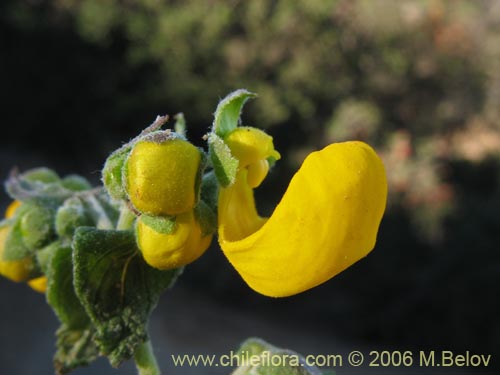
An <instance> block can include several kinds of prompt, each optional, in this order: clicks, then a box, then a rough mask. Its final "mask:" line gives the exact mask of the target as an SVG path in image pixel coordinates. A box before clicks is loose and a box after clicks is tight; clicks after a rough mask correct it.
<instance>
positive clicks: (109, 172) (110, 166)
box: [102, 145, 132, 200]
mask: <svg viewBox="0 0 500 375" xmlns="http://www.w3.org/2000/svg"><path fill="white" fill-rule="evenodd" d="M131 150H132V146H131V145H126V146H124V147H121V148H119V149H118V150H116V151H115V152H113V153H112V154H111V155H110V156H109V157H108V158H107V159H106V162H105V163H104V167H103V169H102V182H103V184H104V187H105V188H106V190H107V191H108V194H109V195H110V196H111V198H113V199H116V200H120V199H127V192H126V191H125V188H124V186H123V168H124V164H125V160H126V159H127V157H128V155H129V153H130V151H131Z"/></svg>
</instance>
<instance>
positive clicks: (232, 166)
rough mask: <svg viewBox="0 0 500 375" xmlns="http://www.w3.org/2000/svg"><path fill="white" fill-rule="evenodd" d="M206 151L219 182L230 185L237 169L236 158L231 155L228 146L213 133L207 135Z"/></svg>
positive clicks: (224, 185) (222, 184)
mask: <svg viewBox="0 0 500 375" xmlns="http://www.w3.org/2000/svg"><path fill="white" fill-rule="evenodd" d="M208 152H209V154H210V161H211V162H212V166H213V168H214V172H215V176H216V177H217V180H218V181H219V184H220V185H221V186H223V187H226V186H229V185H232V184H233V183H234V180H235V178H236V172H237V171H238V159H236V158H234V157H233V155H232V154H231V150H230V149H229V147H228V146H227V145H226V143H225V142H224V141H223V140H222V138H220V137H219V136H218V135H217V134H215V133H211V134H210V135H209V137H208Z"/></svg>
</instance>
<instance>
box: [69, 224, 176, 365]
mask: <svg viewBox="0 0 500 375" xmlns="http://www.w3.org/2000/svg"><path fill="white" fill-rule="evenodd" d="M73 262H74V280H75V291H76V294H77V295H78V297H79V299H80V301H81V302H82V304H83V306H84V307H85V310H86V312H87V314H88V315H89V317H90V318H91V320H92V323H93V324H94V326H95V327H96V331H97V332H96V338H95V341H96V343H97V344H98V346H99V349H100V352H101V353H103V354H105V355H107V356H108V359H109V361H110V363H111V365H112V366H117V365H119V364H120V363H121V362H122V361H123V360H126V359H129V358H130V357H131V356H132V355H133V354H134V351H135V349H136V348H137V346H138V345H139V344H141V343H143V342H144V341H146V339H147V332H146V325H147V322H148V319H149V315H150V313H151V311H152V309H153V308H154V307H155V306H156V304H157V302H158V298H159V296H160V294H161V292H162V291H163V290H165V289H167V288H168V287H170V286H171V285H172V284H173V283H174V281H175V280H176V278H177V276H178V275H179V274H180V272H181V271H182V269H174V270H170V271H159V270H156V269H154V268H152V267H150V266H148V265H147V264H146V263H145V262H144V260H143V259H142V257H141V256H140V253H139V250H138V248H137V246H136V240H135V236H134V233H133V232H132V231H116V230H109V231H105V230H96V229H94V228H90V227H80V228H78V229H77V230H76V233H75V237H74V240H73Z"/></svg>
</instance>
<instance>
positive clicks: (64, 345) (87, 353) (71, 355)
mask: <svg viewBox="0 0 500 375" xmlns="http://www.w3.org/2000/svg"><path fill="white" fill-rule="evenodd" d="M56 336H57V343H56V345H57V352H56V354H55V355H54V368H55V370H56V375H63V374H67V373H69V372H71V371H72V370H74V369H75V368H77V367H81V366H87V365H88V364H90V363H91V362H93V361H94V360H95V359H97V357H98V356H99V349H98V347H97V345H96V344H95V342H94V336H95V329H94V328H93V327H92V326H91V325H89V326H88V327H87V328H84V329H70V328H68V327H66V326H65V325H62V326H61V327H60V328H59V329H58V330H57V332H56Z"/></svg>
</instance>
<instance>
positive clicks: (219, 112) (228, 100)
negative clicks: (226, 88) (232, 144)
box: [212, 89, 257, 138]
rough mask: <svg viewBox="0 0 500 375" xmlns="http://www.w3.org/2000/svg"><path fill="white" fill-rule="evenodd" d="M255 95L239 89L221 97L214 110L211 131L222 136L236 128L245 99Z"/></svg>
mask: <svg viewBox="0 0 500 375" xmlns="http://www.w3.org/2000/svg"><path fill="white" fill-rule="evenodd" d="M256 96H257V94H254V93H252V92H250V91H247V90H244V89H240V90H236V91H234V92H232V93H231V94H229V95H228V96H226V97H225V98H224V99H222V100H221V101H220V102H219V105H218V106H217V109H216V110H215V115H214V116H215V118H214V123H213V128H212V132H214V133H215V134H217V135H218V136H219V137H221V138H224V137H225V136H226V135H227V134H229V132H231V131H232V130H234V129H236V127H237V126H238V122H239V119H240V114H241V110H242V108H243V106H244V105H245V103H246V101H247V100H248V99H250V98H255V97H256Z"/></svg>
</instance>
